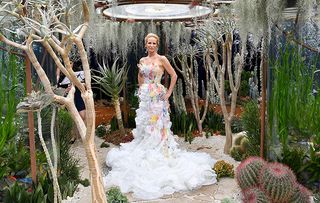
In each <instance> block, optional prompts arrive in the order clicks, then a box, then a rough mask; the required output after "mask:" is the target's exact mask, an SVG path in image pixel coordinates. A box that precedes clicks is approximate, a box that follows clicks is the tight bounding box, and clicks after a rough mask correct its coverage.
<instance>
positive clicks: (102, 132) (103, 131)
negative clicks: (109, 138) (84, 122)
mask: <svg viewBox="0 0 320 203" xmlns="http://www.w3.org/2000/svg"><path fill="white" fill-rule="evenodd" d="M106 134H107V129H106V126H105V125H99V126H98V127H97V128H96V136H98V137H100V138H102V137H104V136H105V135H106Z"/></svg>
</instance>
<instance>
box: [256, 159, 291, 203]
mask: <svg viewBox="0 0 320 203" xmlns="http://www.w3.org/2000/svg"><path fill="white" fill-rule="evenodd" d="M259 182H260V187H261V189H262V190H263V191H264V192H265V193H266V195H267V196H269V197H270V199H271V200H272V201H273V202H285V201H287V200H288V199H289V198H290V197H291V195H292V194H293V191H294V186H295V182H296V177H295V175H294V174H293V172H292V171H291V169H290V168H289V167H288V166H286V165H283V164H281V163H268V164H267V165H266V166H265V167H263V168H262V170H261V175H260V179H259Z"/></svg>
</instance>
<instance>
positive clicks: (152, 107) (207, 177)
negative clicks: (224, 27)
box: [104, 33, 216, 200]
mask: <svg viewBox="0 0 320 203" xmlns="http://www.w3.org/2000/svg"><path fill="white" fill-rule="evenodd" d="M158 47H159V37H158V36H157V35H155V34H152V33H149V34H148V35H147V36H146V37H145V48H146V50H147V53H148V55H147V56H146V57H143V58H141V59H140V62H139V64H138V68H139V75H138V82H139V100H140V103H139V108H138V109H137V111H136V114H137V117H136V119H135V120H136V128H135V129H134V130H133V136H134V139H133V141H132V142H130V143H126V144H121V146H120V147H119V148H114V149H112V150H110V152H109V153H108V155H107V159H106V162H107V165H108V166H110V167H111V168H112V170H111V171H110V172H109V173H108V174H107V176H106V177H105V178H104V181H105V184H106V186H107V187H111V186H118V187H120V189H121V191H122V192H123V193H127V192H133V195H134V196H135V197H136V198H139V199H145V200H148V199H156V198H160V197H161V196H163V195H168V194H172V193H174V192H178V191H187V190H192V189H195V188H199V187H200V186H201V185H210V184H213V183H215V182H216V174H215V172H214V171H213V170H212V167H213V165H214V162H215V160H213V159H212V158H211V157H210V156H209V155H208V154H206V153H199V152H187V151H185V150H182V149H179V148H178V144H177V142H176V141H175V140H174V137H173V133H172V131H171V130H170V127H171V122H170V116H169V112H168V99H169V97H170V96H171V94H172V91H173V88H174V86H175V83H176V80H177V75H176V73H175V71H174V69H173V68H172V66H171V65H170V63H169V61H168V59H167V58H166V57H165V56H161V55H159V54H158V53H157V50H158ZM165 71H166V72H168V74H169V75H170V76H171V82H170V86H169V89H168V90H167V89H166V88H165V87H164V86H163V85H162V84H161V77H162V75H163V74H164V72H165Z"/></svg>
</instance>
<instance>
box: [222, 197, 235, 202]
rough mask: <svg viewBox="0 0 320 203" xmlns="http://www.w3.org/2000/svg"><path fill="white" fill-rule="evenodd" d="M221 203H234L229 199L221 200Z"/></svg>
mask: <svg viewBox="0 0 320 203" xmlns="http://www.w3.org/2000/svg"><path fill="white" fill-rule="evenodd" d="M221 203H235V201H234V200H232V199H230V198H223V199H222V200H221Z"/></svg>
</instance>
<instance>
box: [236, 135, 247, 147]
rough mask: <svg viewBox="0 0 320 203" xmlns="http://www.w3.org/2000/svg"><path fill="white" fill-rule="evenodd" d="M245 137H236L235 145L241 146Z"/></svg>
mask: <svg viewBox="0 0 320 203" xmlns="http://www.w3.org/2000/svg"><path fill="white" fill-rule="evenodd" d="M244 137H245V135H241V136H238V137H236V138H235V140H234V144H235V145H240V143H241V140H242V139H243V138H244Z"/></svg>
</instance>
